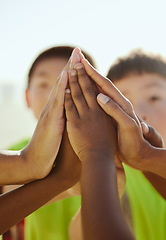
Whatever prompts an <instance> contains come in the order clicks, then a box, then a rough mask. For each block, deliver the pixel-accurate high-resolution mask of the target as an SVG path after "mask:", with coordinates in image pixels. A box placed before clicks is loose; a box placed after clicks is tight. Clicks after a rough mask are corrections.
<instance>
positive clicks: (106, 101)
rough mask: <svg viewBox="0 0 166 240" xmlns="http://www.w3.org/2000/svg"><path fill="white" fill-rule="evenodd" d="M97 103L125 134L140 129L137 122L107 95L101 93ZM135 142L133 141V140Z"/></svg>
mask: <svg viewBox="0 0 166 240" xmlns="http://www.w3.org/2000/svg"><path fill="white" fill-rule="evenodd" d="M97 101H98V103H99V104H100V106H101V107H102V108H103V110H104V111H105V112H106V113H107V114H108V115H110V116H111V117H112V118H114V119H115V120H116V122H117V123H118V126H119V127H120V129H121V130H122V131H124V132H126V131H128V132H131V131H130V130H132V131H133V129H134V128H135V129H138V125H137V122H136V121H135V119H133V118H131V117H130V116H129V115H128V114H127V113H126V112H125V111H124V110H123V109H122V108H121V107H120V106H119V105H118V104H117V103H116V102H114V101H113V100H112V99H110V98H109V97H107V96H106V95H104V94H102V93H100V94H99V95H98V96H97ZM132 141H133V140H132Z"/></svg>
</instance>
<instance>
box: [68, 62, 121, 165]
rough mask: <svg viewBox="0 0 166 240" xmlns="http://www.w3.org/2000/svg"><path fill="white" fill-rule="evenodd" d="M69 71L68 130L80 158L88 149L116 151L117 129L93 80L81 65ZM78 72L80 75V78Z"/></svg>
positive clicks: (106, 151) (105, 152) (90, 150)
mask: <svg viewBox="0 0 166 240" xmlns="http://www.w3.org/2000/svg"><path fill="white" fill-rule="evenodd" d="M74 68H75V69H76V71H75V70H70V71H69V86H70V89H71V92H70V90H69V89H68V90H67V91H66V96H65V110H66V117H67V132H68V135H69V140H70V142H71V145H72V147H73V149H74V151H75V153H76V154H77V156H78V157H79V159H80V160H81V161H84V160H86V154H88V152H96V153H97V152H101V151H102V153H103V154H104V155H109V154H110V153H111V154H114V153H115V151H116V148H117V145H116V144H117V141H116V138H117V136H116V130H115V126H114V125H113V123H112V120H111V119H110V118H109V116H108V115H107V114H105V113H104V112H103V111H102V110H101V108H100V107H99V105H98V103H97V101H96V95H95V92H94V90H93V87H92V84H91V81H90V79H89V77H88V76H87V74H86V72H85V70H84V67H83V65H82V64H77V65H75V66H74ZM77 73H78V77H77Z"/></svg>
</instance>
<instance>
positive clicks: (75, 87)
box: [69, 70, 88, 116]
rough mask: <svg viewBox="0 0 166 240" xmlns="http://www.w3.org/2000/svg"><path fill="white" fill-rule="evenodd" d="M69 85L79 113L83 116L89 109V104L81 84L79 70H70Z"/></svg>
mask: <svg viewBox="0 0 166 240" xmlns="http://www.w3.org/2000/svg"><path fill="white" fill-rule="evenodd" d="M69 86H70V90H71V95H72V99H73V102H74V104H75V106H76V108H77V111H78V113H79V115H80V116H81V115H82V114H84V112H85V111H87V109H88V105H87V102H86V100H85V98H84V95H83V92H82V90H81V87H80V85H79V82H78V76H77V72H76V71H75V70H69Z"/></svg>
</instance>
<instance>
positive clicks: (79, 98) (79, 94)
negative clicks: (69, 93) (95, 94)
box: [73, 92, 83, 100]
mask: <svg viewBox="0 0 166 240" xmlns="http://www.w3.org/2000/svg"><path fill="white" fill-rule="evenodd" d="M73 98H74V99H76V100H82V99H83V94H82V93H81V92H78V93H75V94H74V96H73Z"/></svg>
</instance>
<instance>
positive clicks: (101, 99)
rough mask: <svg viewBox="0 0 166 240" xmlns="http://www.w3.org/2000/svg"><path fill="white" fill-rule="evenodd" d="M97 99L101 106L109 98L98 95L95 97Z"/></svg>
mask: <svg viewBox="0 0 166 240" xmlns="http://www.w3.org/2000/svg"><path fill="white" fill-rule="evenodd" d="M97 99H98V100H99V102H101V103H102V104H106V103H107V102H108V101H109V97H107V96H106V95H104V94H102V93H99V95H98V96H97Z"/></svg>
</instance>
